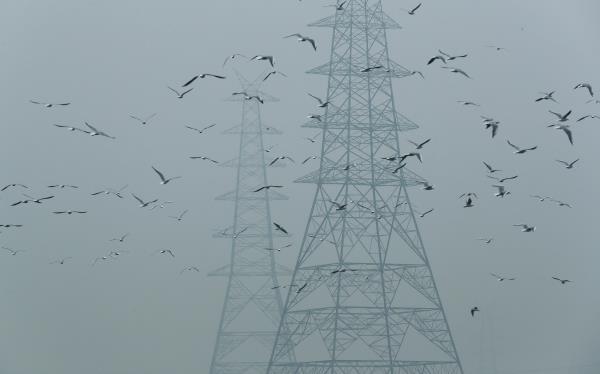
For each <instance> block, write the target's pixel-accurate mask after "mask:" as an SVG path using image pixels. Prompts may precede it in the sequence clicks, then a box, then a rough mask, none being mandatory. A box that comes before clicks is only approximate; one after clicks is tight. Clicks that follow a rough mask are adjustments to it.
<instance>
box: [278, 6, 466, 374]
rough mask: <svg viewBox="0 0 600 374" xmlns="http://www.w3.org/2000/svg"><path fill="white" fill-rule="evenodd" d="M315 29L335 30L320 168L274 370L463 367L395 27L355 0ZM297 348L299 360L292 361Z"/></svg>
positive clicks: (358, 372) (434, 371)
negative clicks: (414, 191)
mask: <svg viewBox="0 0 600 374" xmlns="http://www.w3.org/2000/svg"><path fill="white" fill-rule="evenodd" d="M341 3H342V1H341V0H338V7H337V8H338V9H336V11H335V14H334V15H333V16H330V17H327V18H325V19H323V20H321V21H318V22H316V23H314V24H312V25H311V26H319V27H332V28H333V41H332V44H331V60H330V62H328V63H326V64H325V65H322V66H319V67H317V68H315V69H312V70H310V71H309V73H312V74H323V75H328V76H329V83H328V91H327V96H326V100H327V101H329V102H330V104H328V105H327V106H326V108H325V113H324V114H322V116H321V117H320V118H314V119H312V120H311V121H310V122H308V123H307V124H305V127H310V128H318V129H321V130H322V138H321V139H322V148H321V164H320V169H319V170H318V171H316V172H313V173H311V174H308V175H307V176H304V177H302V178H300V179H298V180H297V182H301V183H315V184H316V185H317V188H316V193H315V197H314V202H313V205H312V208H311V211H310V217H309V220H308V224H307V226H306V231H305V233H304V237H303V240H302V244H301V247H300V253H299V256H298V260H297V263H296V265H295V269H294V274H293V278H292V283H293V284H297V285H298V286H299V288H297V289H291V290H289V291H288V295H287V298H286V302H285V304H284V309H283V315H282V320H281V324H280V327H279V333H278V336H277V340H276V342H275V345H274V346H273V352H272V355H271V360H270V363H269V368H268V370H267V373H269V374H280V373H286V374H292V373H293V374H308V373H310V374H316V373H318V374H325V373H328V374H342V373H352V374H363V373H369V374H375V373H377V374H380V373H386V374H392V373H399V374H417V373H418V374H462V372H463V371H462V366H461V363H460V359H459V356H458V354H457V351H456V348H455V345H454V341H453V339H452V335H451V334H450V329H449V326H448V322H447V319H446V316H445V312H444V309H443V306H442V303H441V300H440V297H439V294H438V290H437V287H436V284H435V281H434V278H433V275H432V271H431V267H430V263H429V260H428V258H427V255H426V253H425V248H424V245H423V242H422V240H421V235H420V233H419V229H418V227H417V222H416V219H415V213H414V211H413V208H412V205H411V202H410V200H409V197H408V193H407V188H409V187H412V186H419V185H425V184H424V179H423V178H421V177H419V176H418V175H417V174H415V173H414V172H411V171H410V170H408V168H407V167H403V166H402V165H403V164H404V163H411V162H413V161H412V160H416V157H412V156H409V157H402V154H401V152H400V132H401V131H405V130H411V129H415V128H417V126H416V125H415V124H414V123H413V122H411V121H410V120H408V119H407V118H405V117H404V116H402V115H401V114H399V113H398V112H396V110H395V106H394V95H393V92H392V80H391V79H392V78H401V77H405V76H408V75H410V74H411V72H410V71H408V70H407V69H405V68H403V67H402V66H400V65H399V64H397V63H395V62H393V61H391V60H390V58H389V55H388V45H387V37H386V30H388V29H393V28H399V26H398V24H397V23H396V22H395V21H393V20H392V19H391V18H390V17H389V16H388V15H386V14H385V13H384V12H383V10H382V7H381V0H348V1H345V2H344V4H343V6H341ZM290 352H295V359H290V356H289V354H290Z"/></svg>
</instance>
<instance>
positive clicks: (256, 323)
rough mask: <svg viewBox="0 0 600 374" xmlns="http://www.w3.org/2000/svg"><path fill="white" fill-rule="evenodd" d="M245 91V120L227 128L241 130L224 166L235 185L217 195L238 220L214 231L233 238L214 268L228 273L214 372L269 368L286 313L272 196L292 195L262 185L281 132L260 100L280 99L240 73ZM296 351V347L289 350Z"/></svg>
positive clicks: (254, 373) (257, 373)
mask: <svg viewBox="0 0 600 374" xmlns="http://www.w3.org/2000/svg"><path fill="white" fill-rule="evenodd" d="M238 77H239V79H240V82H241V83H242V89H243V92H244V94H238V95H234V96H232V97H231V98H230V99H228V100H231V101H240V102H242V121H241V124H240V125H239V126H235V127H233V128H231V129H229V130H226V131H225V133H227V134H239V137H240V142H239V153H238V157H237V158H236V159H234V160H231V161H228V162H225V163H224V164H222V165H223V166H229V167H236V168H237V175H236V187H235V190H234V191H231V192H228V193H225V194H223V195H221V196H219V197H217V200H229V201H233V202H234V203H235V208H234V218H233V225H232V226H230V227H228V228H226V229H224V230H222V231H220V232H219V233H216V234H215V235H214V237H218V238H229V239H230V240H231V259H230V263H229V264H227V265H225V266H223V267H221V268H219V269H217V270H216V271H214V272H212V273H210V275H212V276H226V277H228V278H229V282H228V284H227V290H226V294H225V302H224V305H223V310H222V313H221V321H220V323H219V330H218V332H217V340H216V343H215V348H214V352H213V357H212V361H211V366H210V373H211V374H264V373H265V371H266V367H267V364H268V360H269V356H270V352H271V349H272V347H273V344H274V341H275V336H276V333H277V327H278V325H279V321H280V318H281V310H282V300H281V294H280V285H279V283H278V279H277V277H278V275H285V274H289V273H290V271H289V270H288V269H286V268H284V267H283V266H280V265H278V264H277V263H276V262H275V258H274V252H275V250H274V243H273V238H274V237H280V236H282V235H281V234H279V233H278V234H275V233H274V232H273V224H272V223H271V211H270V205H269V204H270V201H272V200H284V199H287V197H286V196H285V195H283V194H281V193H279V192H277V191H273V190H269V189H263V190H261V191H258V192H255V191H256V190H257V189H259V188H260V187H262V186H265V185H268V181H267V173H266V165H265V151H264V149H265V147H264V145H263V133H266V134H279V131H277V130H276V129H274V128H272V127H266V128H265V127H263V125H262V122H261V117H260V106H261V105H262V103H261V102H259V100H258V99H257V98H256V97H252V96H259V97H260V100H261V101H262V102H265V103H266V102H273V101H277V99H276V98H274V97H272V96H269V95H267V94H265V93H264V92H261V91H259V86H260V83H261V81H262V77H260V79H259V78H257V79H256V81H254V82H248V81H246V80H245V79H244V78H243V77H242V76H241V75H239V74H238ZM290 354H291V353H290Z"/></svg>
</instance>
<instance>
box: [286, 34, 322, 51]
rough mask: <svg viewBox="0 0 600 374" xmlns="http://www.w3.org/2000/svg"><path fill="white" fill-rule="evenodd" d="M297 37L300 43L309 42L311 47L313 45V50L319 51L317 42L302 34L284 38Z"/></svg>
mask: <svg viewBox="0 0 600 374" xmlns="http://www.w3.org/2000/svg"><path fill="white" fill-rule="evenodd" d="M294 36H295V37H296V39H297V40H298V41H299V42H309V43H310V45H312V47H313V49H314V50H315V51H316V50H317V44H316V43H315V40H314V39H312V38H309V37H307V36H304V35H301V34H291V35H288V36H284V38H291V37H294Z"/></svg>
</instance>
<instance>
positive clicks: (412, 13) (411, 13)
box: [408, 3, 423, 16]
mask: <svg viewBox="0 0 600 374" xmlns="http://www.w3.org/2000/svg"><path fill="white" fill-rule="evenodd" d="M421 5H423V3H419V4H418V5H417V6H416V7H414V8H412V9H410V10H409V11H408V14H410V15H411V16H414V15H415V12H416V11H417V9H419V8H420V7H421Z"/></svg>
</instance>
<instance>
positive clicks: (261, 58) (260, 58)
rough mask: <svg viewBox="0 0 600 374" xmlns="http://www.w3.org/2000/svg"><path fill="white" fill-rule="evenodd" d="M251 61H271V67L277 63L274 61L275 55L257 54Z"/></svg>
mask: <svg viewBox="0 0 600 374" xmlns="http://www.w3.org/2000/svg"><path fill="white" fill-rule="evenodd" d="M250 61H269V64H271V67H275V64H274V62H273V56H263V55H256V56H254V57H252V58H251V59H250Z"/></svg>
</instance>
